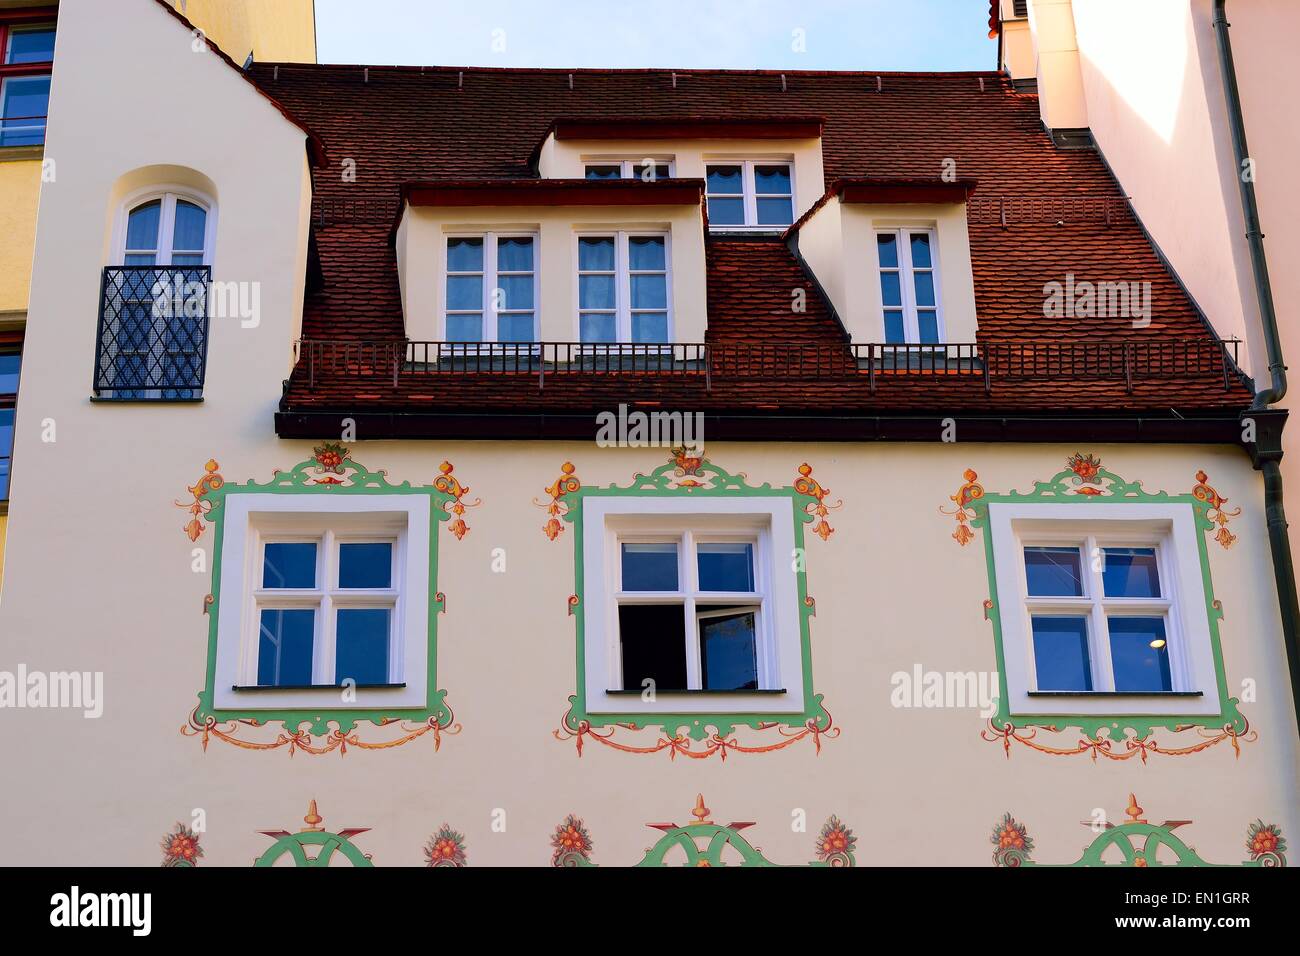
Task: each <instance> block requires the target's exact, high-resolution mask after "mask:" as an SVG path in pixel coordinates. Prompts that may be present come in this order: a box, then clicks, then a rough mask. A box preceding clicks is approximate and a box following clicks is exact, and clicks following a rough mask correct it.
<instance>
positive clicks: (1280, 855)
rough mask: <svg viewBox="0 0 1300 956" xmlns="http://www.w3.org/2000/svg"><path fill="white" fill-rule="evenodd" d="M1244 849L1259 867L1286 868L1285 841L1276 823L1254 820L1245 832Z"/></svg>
mask: <svg viewBox="0 0 1300 956" xmlns="http://www.w3.org/2000/svg"><path fill="white" fill-rule="evenodd" d="M1246 849H1247V850H1249V851H1250V858H1251V859H1252V860H1254V861H1256V862H1258V863H1259V865H1260V866H1268V867H1274V866H1286V840H1285V839H1283V838H1282V828H1281V827H1279V826H1278V825H1277V824H1276V823H1265V822H1264V821H1263V820H1256V821H1255V822H1254V823H1252V824H1251V825H1250V829H1248V830H1247V831H1246Z"/></svg>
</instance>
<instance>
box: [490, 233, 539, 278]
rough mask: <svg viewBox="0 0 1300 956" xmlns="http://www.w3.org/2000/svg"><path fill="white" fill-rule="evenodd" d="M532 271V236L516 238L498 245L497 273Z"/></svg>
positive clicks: (504, 240) (502, 241)
mask: <svg viewBox="0 0 1300 956" xmlns="http://www.w3.org/2000/svg"><path fill="white" fill-rule="evenodd" d="M532 271H533V238H532V236H514V237H512V238H508V239H502V240H500V241H499V242H498V243H497V272H532Z"/></svg>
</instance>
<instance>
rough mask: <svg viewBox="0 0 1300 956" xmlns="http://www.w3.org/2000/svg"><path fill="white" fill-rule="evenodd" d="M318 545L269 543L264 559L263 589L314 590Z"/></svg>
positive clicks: (307, 543)
mask: <svg viewBox="0 0 1300 956" xmlns="http://www.w3.org/2000/svg"><path fill="white" fill-rule="evenodd" d="M315 586H316V545H315V544H313V543H311V542H280V543H275V542H268V543H267V545H266V549H265V554H264V555H263V558H262V587H264V588H314V587H315Z"/></svg>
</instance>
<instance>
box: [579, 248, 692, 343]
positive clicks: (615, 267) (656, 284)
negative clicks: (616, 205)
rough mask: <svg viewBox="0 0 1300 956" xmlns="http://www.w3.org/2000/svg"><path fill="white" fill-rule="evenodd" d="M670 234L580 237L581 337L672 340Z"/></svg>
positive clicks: (591, 340) (592, 340)
mask: <svg viewBox="0 0 1300 956" xmlns="http://www.w3.org/2000/svg"><path fill="white" fill-rule="evenodd" d="M668 303H669V292H668V237H667V235H664V234H657V233H650V234H643V233H628V232H612V233H608V234H597V235H581V236H579V237H578V335H579V338H580V339H581V340H582V341H583V342H587V343H600V342H636V343H662V342H668V341H669V325H670V322H669V316H670V311H669V307H668Z"/></svg>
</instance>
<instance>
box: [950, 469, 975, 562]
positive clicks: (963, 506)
mask: <svg viewBox="0 0 1300 956" xmlns="http://www.w3.org/2000/svg"><path fill="white" fill-rule="evenodd" d="M962 477H963V478H964V479H966V480H965V482H964V483H963V484H962V486H961V487H960V488H958V489H957V493H956V494H955V495H949V496H948V500H949V501H952V502H955V503H956V507H955V508H952V509H951V510H949V509H948V508H943V507H941V508H940V509H939V513H940V514H944V515H952V516H953V517H954V518H956V519H957V530H956V531H954V532H953V533H952V539H953V540H954V541H956V542H957V543H958V544H959V545H961V546H962V547H963V548H964V547H966V545H968V544H970V543H971V541H972V539H974V537H975V532H973V531H971V529H970V519H971V518H972V517H973V516H974V514H975V512H974V511H973V510H972V509H971V506H970V503H971V502H972V501H974V500H975V499H976V498H983V497H984V488H983V487H982V486H981V485H980V484H979V483H978V482H977V481H976V480H975V479H977V478H978V477H979V475H978V474H976V473H975V470H974V469H973V468H967V469H966V470H965V471H964V472H962Z"/></svg>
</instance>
